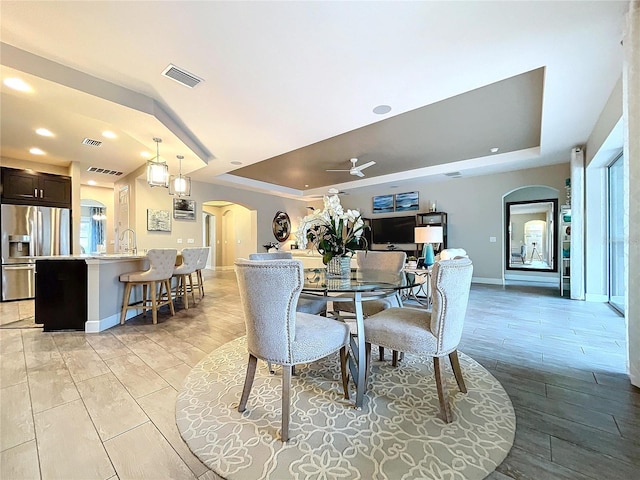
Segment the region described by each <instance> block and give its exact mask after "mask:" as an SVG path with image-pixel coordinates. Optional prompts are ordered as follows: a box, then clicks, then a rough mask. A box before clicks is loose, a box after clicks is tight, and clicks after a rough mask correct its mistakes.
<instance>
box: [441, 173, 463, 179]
mask: <svg viewBox="0 0 640 480" xmlns="http://www.w3.org/2000/svg"><path fill="white" fill-rule="evenodd" d="M445 176H447V177H451V178H460V177H461V176H462V174H461V173H460V172H449V173H445Z"/></svg>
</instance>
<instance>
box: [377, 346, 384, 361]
mask: <svg viewBox="0 0 640 480" xmlns="http://www.w3.org/2000/svg"><path fill="white" fill-rule="evenodd" d="M378 354H379V355H380V361H381V362H384V347H380V346H378Z"/></svg>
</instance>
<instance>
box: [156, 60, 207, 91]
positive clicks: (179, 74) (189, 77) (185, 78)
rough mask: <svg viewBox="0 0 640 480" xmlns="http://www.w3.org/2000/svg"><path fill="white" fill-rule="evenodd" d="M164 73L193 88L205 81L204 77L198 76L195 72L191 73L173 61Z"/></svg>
mask: <svg viewBox="0 0 640 480" xmlns="http://www.w3.org/2000/svg"><path fill="white" fill-rule="evenodd" d="M162 75H164V76H165V77H168V78H170V79H171V80H175V81H176V82H178V83H181V84H182V85H184V86H185V87H189V88H193V87H195V86H196V85H198V84H199V83H200V82H202V81H203V80H202V78H199V77H196V76H195V75H194V74H193V73H189V72H187V71H186V70H183V69H182V68H179V67H176V66H175V65H173V64H171V63H170V64H169V66H168V67H167V68H165V69H164V71H163V72H162Z"/></svg>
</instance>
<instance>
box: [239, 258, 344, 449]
mask: <svg viewBox="0 0 640 480" xmlns="http://www.w3.org/2000/svg"><path fill="white" fill-rule="evenodd" d="M235 271H236V276H237V279H238V287H239V290H240V299H241V301H242V308H243V310H244V320H245V324H246V328H247V349H248V351H249V361H248V364H247V373H246V377H245V382H244V388H243V390H242V396H241V398H240V405H239V406H238V411H239V412H244V411H245V409H246V407H247V401H248V399H249V395H250V393H251V387H252V385H253V379H254V377H255V373H256V365H257V360H258V359H261V360H265V361H267V362H271V363H274V364H279V365H282V431H281V439H282V441H283V442H286V441H287V440H288V439H289V421H290V390H291V374H292V368H293V366H294V365H299V364H302V363H311V362H315V361H316V360H319V359H321V358H324V357H326V356H328V355H331V354H332V353H334V352H336V351H338V350H339V351H340V366H341V370H342V388H343V390H344V395H345V398H347V399H348V398H349V393H348V380H349V379H348V373H347V346H348V344H349V327H348V326H347V325H346V324H344V323H341V322H339V321H336V320H333V319H331V318H327V317H323V316H320V315H312V314H309V313H303V312H296V311H295V306H296V303H297V301H298V296H299V295H300V292H301V291H302V287H303V286H304V277H303V268H302V262H301V261H299V260H266V261H253V260H244V259H238V260H237V261H236V262H235Z"/></svg>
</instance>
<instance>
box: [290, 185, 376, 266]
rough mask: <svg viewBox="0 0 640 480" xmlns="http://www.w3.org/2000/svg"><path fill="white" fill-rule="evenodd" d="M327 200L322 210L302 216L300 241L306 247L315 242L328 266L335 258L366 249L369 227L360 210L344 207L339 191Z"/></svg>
mask: <svg viewBox="0 0 640 480" xmlns="http://www.w3.org/2000/svg"><path fill="white" fill-rule="evenodd" d="M330 193H331V192H330ZM323 201H324V208H323V209H322V210H314V211H313V213H311V214H309V215H307V216H305V217H304V218H301V219H300V222H299V227H298V231H297V232H296V241H297V242H298V245H301V246H303V247H304V246H305V245H306V244H307V242H312V243H313V244H314V246H315V247H316V248H317V249H318V252H320V253H321V254H322V261H323V263H324V264H325V265H326V264H328V263H329V261H330V260H331V259H332V258H333V257H344V256H347V255H349V254H350V255H353V254H354V253H355V251H356V250H359V249H363V248H366V240H365V238H364V237H362V234H363V233H364V230H365V228H368V227H366V226H365V224H364V221H363V220H362V217H361V216H360V212H359V211H358V210H351V209H348V210H346V211H345V210H344V209H343V208H342V205H341V204H340V198H339V197H338V195H337V194H335V193H334V194H332V195H327V196H325V197H324V198H323Z"/></svg>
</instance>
